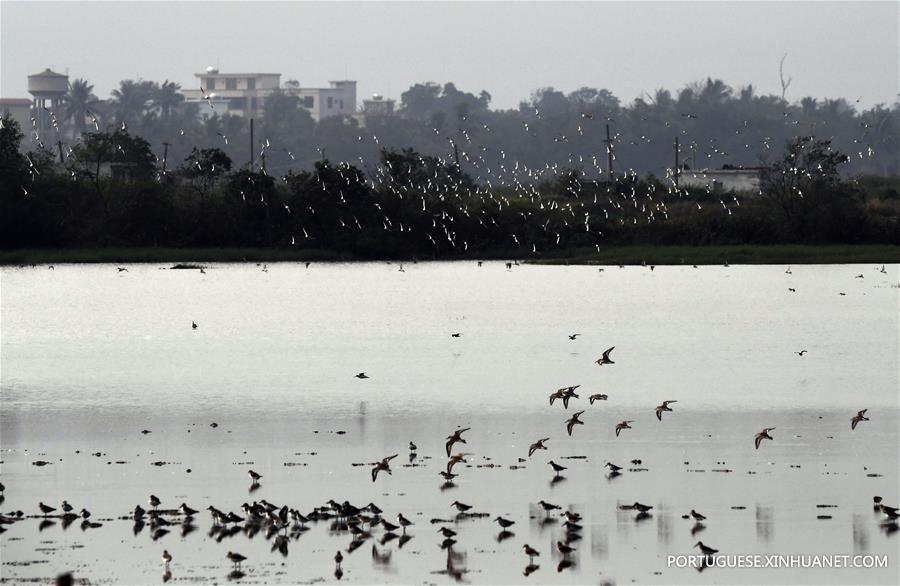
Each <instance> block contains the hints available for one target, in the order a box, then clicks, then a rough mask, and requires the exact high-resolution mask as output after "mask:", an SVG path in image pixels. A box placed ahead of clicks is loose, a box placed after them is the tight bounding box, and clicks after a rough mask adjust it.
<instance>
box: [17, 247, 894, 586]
mask: <svg viewBox="0 0 900 586" xmlns="http://www.w3.org/2000/svg"><path fill="white" fill-rule="evenodd" d="M127 268H128V271H123V272H119V271H117V270H116V267H115V266H113V265H92V266H79V265H58V266H56V267H55V270H49V269H48V268H47V267H46V266H44V267H35V268H26V269H14V268H4V269H2V271H0V310H2V313H0V320H2V321H0V327H2V345H0V358H2V363H0V367H2V371H0V381H2V388H0V393H2V395H0V407H2V410H0V443H2V450H3V451H2V464H0V479H2V482H3V484H4V485H5V487H6V490H5V493H4V496H5V501H4V502H3V503H2V504H0V510H2V512H4V513H9V512H11V511H15V510H22V511H23V512H24V513H25V514H26V515H34V514H36V513H37V512H38V511H37V502H38V501H43V502H45V503H48V504H51V505H52V506H57V507H58V505H59V503H61V502H62V500H63V499H67V500H68V501H69V502H70V503H72V504H73V505H74V506H75V507H76V510H77V509H80V508H81V507H86V508H87V509H89V510H90V511H92V513H93V516H92V520H93V519H97V521H98V522H101V523H102V524H103V526H102V527H99V528H94V529H86V530H82V529H81V527H80V522H76V523H73V524H72V525H70V526H68V527H63V526H62V524H61V523H60V522H59V520H56V521H55V522H54V523H53V524H49V525H48V524H47V523H44V524H43V525H44V526H43V527H42V524H41V522H40V520H39V519H26V520H24V521H21V522H18V523H15V524H13V525H5V526H4V527H5V528H6V529H7V530H6V531H5V532H3V533H2V534H0V554H2V566H0V578H2V580H3V581H9V582H19V581H23V580H27V579H44V580H49V579H52V578H53V576H55V575H56V574H57V573H59V572H62V571H66V570H70V571H73V572H74V573H75V575H76V577H82V578H87V579H89V580H90V581H91V582H97V583H141V584H144V583H158V582H160V581H162V579H163V567H162V564H161V562H160V560H159V556H160V554H161V553H162V550H163V549H168V551H170V552H171V553H172V554H173V556H174V558H175V560H174V562H173V564H172V567H171V573H172V577H171V579H172V580H173V581H185V580H188V581H206V580H209V581H219V582H221V581H226V580H227V576H228V573H229V570H230V567H229V564H228V562H227V560H226V559H225V553H226V552H227V551H229V550H233V551H239V552H241V553H242V554H244V555H246V556H247V557H248V561H247V563H246V564H245V566H244V571H245V573H246V575H245V576H244V577H243V578H242V579H241V580H240V582H246V583H253V582H282V583H297V582H312V581H320V580H323V579H324V580H325V581H329V582H334V581H336V577H335V575H334V562H333V561H332V558H333V556H334V553H335V551H337V550H338V549H341V550H343V551H344V556H345V561H344V563H343V564H342V569H343V575H342V577H341V581H347V582H353V583H373V582H377V583H384V582H391V583H394V582H401V583H417V584H419V583H440V584H444V583H451V582H454V581H456V580H460V581H463V582H469V583H475V584H485V583H527V582H535V583H567V584H572V583H574V584H587V583H602V582H609V583H630V582H632V581H634V582H639V583H662V584H670V583H746V584H758V583H773V584H781V583H788V582H801V583H808V584H818V583H838V584H851V583H853V584H855V583H884V584H888V583H897V582H898V581H900V574H898V567H900V556H898V554H897V551H898V543H900V542H898V538H900V535H898V534H897V533H896V525H894V526H890V525H884V524H883V523H882V518H883V515H881V514H876V513H875V512H874V511H873V510H872V496H874V495H876V494H877V495H881V496H883V497H884V499H885V502H886V503H887V504H889V505H892V506H897V505H898V504H900V503H898V497H900V495H898V472H897V462H898V461H900V453H898V452H900V449H898V444H900V433H898V428H900V417H898V401H900V399H898V355H900V343H898V288H897V282H898V267H897V266H888V267H886V274H885V273H881V272H880V268H881V267H880V266H879V267H872V266H868V265H832V266H797V267H793V268H792V274H785V269H786V267H784V266H740V267H737V266H733V267H728V268H726V267H701V268H699V269H693V268H691V267H690V266H684V267H659V268H656V269H655V270H654V271H651V270H649V268H638V267H629V268H624V269H619V268H617V267H605V270H603V271H599V270H598V269H597V267H539V266H517V267H514V268H513V270H512V271H507V270H506V269H505V266H504V265H503V264H502V263H485V264H484V266H482V267H480V268H479V267H477V266H476V265H475V264H474V263H436V264H431V263H419V264H405V265H404V266H403V269H404V270H403V271H402V272H401V271H399V270H398V268H399V267H398V265H396V264H387V263H378V264H362V265H359V264H355V265H326V264H313V265H311V266H310V267H309V268H305V267H304V265H302V264H271V265H269V266H268V267H266V270H265V271H264V270H263V267H261V266H256V265H253V264H244V265H211V266H209V267H208V268H207V270H206V273H205V274H201V273H199V271H193V270H183V271H176V270H166V266H164V265H128V266H127ZM857 275H863V277H862V278H857ZM789 288H793V289H796V291H795V292H791V291H789ZM840 293H844V295H841V294H840ZM192 321H194V322H196V323H197V324H198V326H199V327H198V329H196V330H192V328H191V322H192ZM455 332H459V333H461V336H460V337H459V338H452V337H451V336H450V334H451V333H455ZM576 332H577V333H580V334H581V336H579V337H578V338H577V339H576V340H574V341H572V340H569V338H568V334H571V333H576ZM613 345H615V346H616V349H615V350H614V351H613V354H612V357H613V359H614V360H615V361H616V364H614V365H608V366H603V367H599V366H597V365H596V364H594V362H593V361H594V360H596V358H597V357H598V356H599V355H600V353H601V352H602V351H603V350H604V349H606V348H607V347H609V346H613ZM801 349H806V350H808V353H806V354H805V355H804V356H803V357H799V356H797V355H796V354H794V352H796V351H799V350H801ZM360 371H365V372H366V373H367V374H368V375H369V376H370V377H371V378H369V379H367V380H358V379H356V378H354V375H355V374H356V373H358V372H360ZM574 384H580V385H582V386H581V389H580V391H582V392H580V395H581V398H580V399H576V400H573V402H572V403H571V404H570V406H569V409H568V411H566V410H564V408H563V406H562V405H560V404H559V403H556V404H554V405H553V406H552V407H551V406H550V405H548V401H547V396H548V395H549V393H550V392H552V391H553V390H555V389H557V388H559V387H561V386H568V385H574ZM592 393H606V394H608V395H609V400H608V401H601V402H597V403H595V404H594V405H589V404H588V403H587V401H586V398H587V396H588V395H590V394H592ZM666 399H677V400H678V402H677V403H675V404H673V405H672V407H673V409H674V412H673V413H666V414H665V416H664V417H663V421H662V422H659V421H657V420H656V418H655V416H654V407H655V406H656V405H658V404H659V403H661V402H662V401H663V400H666ZM863 408H868V409H869V411H868V415H869V417H870V418H871V421H869V422H863V423H862V424H861V425H860V426H859V427H858V428H857V429H856V430H855V431H853V432H851V430H850V425H849V420H850V417H852V415H853V414H855V413H856V411H858V410H860V409H863ZM580 410H585V413H584V415H583V417H582V419H583V420H584V422H585V425H584V426H578V427H577V428H576V429H575V432H574V434H573V436H572V437H571V438H570V437H568V436H567V435H566V433H565V424H564V422H565V420H566V419H567V418H568V417H569V416H570V415H571V413H572V412H573V411H580ZM623 419H630V420H634V423H633V424H632V427H633V428H634V429H632V430H625V431H624V432H623V433H622V435H621V437H618V438H616V436H615V433H614V426H615V424H616V423H617V422H618V421H621V420H623ZM211 422H216V423H218V427H216V428H212V427H210V426H209V424H210V423H211ZM457 426H464V427H471V428H472V429H471V431H469V432H467V433H466V439H467V440H468V444H465V445H460V446H459V449H465V450H466V451H467V452H469V453H471V454H472V456H471V457H470V458H469V463H468V467H463V465H461V466H458V467H457V468H456V469H455V470H454V471H456V472H460V474H461V476H460V478H459V479H458V480H457V481H456V482H455V484H454V485H453V486H449V487H447V486H443V487H442V480H441V478H440V477H439V476H438V474H437V473H438V471H439V470H441V469H443V467H444V465H445V462H446V455H445V454H444V452H443V449H444V447H443V440H444V438H445V436H447V435H448V434H449V433H450V432H452V431H453V430H454V429H455V428H456V427H457ZM763 427H776V428H777V429H776V430H775V431H773V432H772V435H773V436H774V437H775V440H774V441H772V442H766V443H765V444H764V445H763V446H762V448H761V449H760V450H758V451H757V450H754V449H753V436H754V434H755V433H756V432H757V431H759V430H760V429H762V428H763ZM145 429H146V430H149V431H150V432H151V433H147V434H142V433H141V431H142V430H145ZM339 432H340V433H339ZM541 437H550V438H551V439H550V441H548V442H547V446H548V448H549V450H548V451H547V452H538V453H537V454H535V456H534V457H533V458H531V459H528V458H527V449H528V445H529V444H530V443H532V442H533V441H535V440H536V439H538V438H541ZM409 441H413V442H415V443H416V444H417V445H418V448H419V449H418V450H417V457H416V458H415V459H413V460H410V458H409V455H408V454H409V451H408V449H407V444H408V442H409ZM96 453H99V454H100V455H99V456H95V455H93V454H96ZM394 453H399V454H400V456H399V457H398V459H397V460H394V465H393V475H391V476H388V475H381V476H379V478H378V481H377V482H376V483H374V484H373V483H372V482H371V478H370V476H369V468H368V467H367V466H354V465H353V464H354V463H356V464H359V463H367V462H372V461H374V460H377V459H380V458H382V457H384V456H387V455H390V454H394ZM571 456H578V457H577V458H571ZM520 458H524V459H525V461H520V460H519V459H520ZM551 458H552V459H554V460H555V461H557V462H559V463H562V464H563V465H566V466H568V467H569V469H568V470H566V471H565V472H564V473H563V475H562V480H556V481H553V474H552V471H551V470H550V468H549V466H548V465H547V461H548V460H549V459H551ZM632 459H640V460H641V464H640V465H632V464H630V463H629V462H630V461H631V460H632ZM39 460H41V461H46V462H50V464H48V465H46V466H34V465H33V463H34V462H36V461H39ZM607 461H611V462H613V463H616V464H618V465H620V466H623V467H625V468H626V470H625V472H624V474H622V475H621V476H618V477H615V478H610V477H609V476H608V475H607V471H608V470H607V469H606V468H603V465H604V464H605V463H606V462H607ZM153 462H162V463H163V465H161V466H155V465H152V464H151V463H153ZM248 468H253V469H254V470H256V471H257V472H259V473H261V474H262V475H263V481H262V483H261V485H260V486H259V487H258V488H257V489H255V490H253V491H252V492H251V491H250V487H249V486H248V485H249V480H248V478H247V475H246V471H247V469H248ZM188 469H190V472H188V471H187V470H188ZM150 493H154V494H156V495H157V496H159V497H160V498H161V499H162V501H163V506H164V508H166V507H171V508H175V507H177V506H178V505H179V504H180V503H181V502H183V501H185V502H187V503H188V504H189V505H190V506H192V507H193V508H195V509H203V508H205V507H206V506H208V505H210V504H214V505H215V506H217V507H219V508H222V509H224V510H226V511H227V510H233V511H236V512H238V511H239V507H240V505H241V503H243V502H245V501H252V500H259V499H263V498H264V499H267V500H268V501H271V502H274V503H276V504H278V505H281V504H288V505H290V506H292V507H296V508H298V509H301V510H302V511H308V510H310V509H312V508H313V507H315V506H318V505H321V504H324V501H326V500H327V499H329V498H334V499H335V500H337V501H343V500H349V501H351V502H353V503H355V504H360V505H362V504H365V503H368V502H369V501H374V502H376V503H377V504H378V505H379V506H380V507H381V508H382V509H384V510H385V513H386V517H387V518H388V520H391V521H393V520H394V516H395V515H396V513H397V512H402V513H404V514H405V515H406V516H407V517H409V518H410V519H411V520H412V521H413V522H414V523H415V525H414V526H413V527H411V528H410V530H409V531H408V534H409V536H411V537H412V539H409V540H405V542H404V543H403V545H402V547H400V543H399V541H400V540H396V539H395V540H386V539H385V538H384V532H383V531H382V530H381V529H378V530H376V531H374V532H373V537H372V538H371V539H369V540H367V541H366V542H365V543H364V544H363V545H362V546H361V547H359V548H358V549H355V550H354V551H353V552H352V553H348V552H347V551H346V550H347V548H348V545H349V544H350V541H351V539H350V536H349V534H348V533H346V532H345V531H339V530H336V529H334V528H332V527H331V526H330V523H329V522H320V523H317V524H311V525H310V530H309V531H306V532H304V533H302V534H298V535H295V536H293V537H292V538H291V539H290V541H289V544H288V549H289V552H288V555H286V556H284V555H282V554H281V553H279V552H278V551H277V550H276V551H273V550H272V545H273V540H272V539H269V540H266V538H265V535H264V533H260V534H257V535H255V536H253V537H248V536H247V535H246V534H245V533H243V532H241V533H237V534H236V535H233V536H230V537H223V536H222V535H221V534H218V533H215V532H210V528H211V521H210V519H209V517H208V516H207V515H206V514H202V515H199V516H197V517H196V519H195V522H194V524H193V527H194V528H193V529H190V528H189V529H187V530H186V531H184V530H183V529H182V526H180V525H176V526H173V527H170V528H169V529H171V532H170V533H168V534H166V535H154V532H153V531H152V530H151V529H150V528H149V526H147V527H144V528H142V529H140V530H139V531H135V529H136V528H135V527H134V526H133V523H132V522H131V521H128V520H122V519H120V517H123V516H127V515H128V514H129V512H130V511H131V509H133V508H134V506H135V505H136V504H141V505H142V506H144V507H147V503H146V501H147V497H148V496H149V494H150ZM541 499H544V500H547V501H550V502H553V503H557V504H559V505H562V506H563V507H567V508H571V509H573V510H577V511H579V512H581V513H582V514H583V515H584V521H583V523H582V525H583V526H584V529H583V530H582V531H581V539H580V540H577V541H573V542H572V543H571V545H572V546H573V547H575V548H577V551H576V552H575V553H574V554H573V555H572V557H571V562H573V563H572V565H571V567H568V568H565V567H564V568H560V567H559V563H560V561H561V560H562V558H561V557H560V556H559V555H558V554H557V553H556V552H555V551H554V549H553V544H554V543H555V542H556V541H557V540H559V539H564V538H565V531H564V529H563V528H562V526H561V525H560V523H559V521H558V520H557V519H556V518H549V519H546V518H545V515H544V513H543V511H542V510H541V509H539V508H538V507H537V504H536V503H537V501H539V500H541ZM454 500H460V501H462V502H465V503H468V504H470V505H473V506H474V507H475V510H477V511H479V512H484V513H488V514H490V517H487V518H477V519H455V518H454V515H453V514H454V513H455V510H454V509H452V508H451V507H450V506H449V505H450V503H451V502H452V501H454ZM634 501H640V502H642V503H646V504H650V505H653V506H654V509H653V511H652V515H651V516H650V517H648V518H646V519H643V520H637V519H636V518H635V515H634V513H631V512H623V511H619V510H617V506H618V505H620V504H624V503H632V502H634ZM817 505H831V506H829V507H817ZM692 508H694V509H697V510H698V511H700V512H702V513H703V514H705V515H706V516H707V517H708V520H707V521H706V523H705V526H704V527H703V528H697V527H694V524H693V522H691V521H688V520H685V519H682V515H684V514H685V513H687V512H689V511H690V509H692ZM497 515H503V516H505V517H507V518H509V519H511V520H514V521H516V524H515V525H514V526H513V527H512V528H511V530H512V532H513V534H514V535H512V536H509V537H508V538H506V539H502V540H498V535H499V531H500V530H499V527H498V525H497V524H496V523H491V522H490V519H491V518H493V517H495V516H497ZM820 515H828V516H830V518H829V519H819V518H817V517H818V516H820ZM432 519H446V520H450V521H453V523H452V524H451V525H450V526H452V527H453V528H454V529H455V530H456V531H457V532H458V534H459V535H458V537H457V538H456V539H457V543H456V544H455V545H454V546H453V547H452V548H451V550H450V551H449V552H448V551H447V550H443V549H441V547H440V545H441V541H442V538H441V537H440V534H438V533H437V528H438V527H440V526H441V525H438V524H433V523H431V522H430V521H431V520H432ZM185 533H186V534H185ZM154 537H156V539H154ZM698 539H700V540H703V541H704V543H707V544H709V545H711V546H713V547H716V548H717V549H719V550H721V552H722V553H728V554H757V553H758V554H771V553H783V554H803V553H805V554H850V555H853V554H857V553H863V554H873V555H883V554H887V555H889V567H888V568H886V569H859V570H852V569H839V570H838V569H832V570H822V569H780V570H773V569H768V570H747V569H728V568H709V569H707V570H705V571H703V572H702V573H700V572H697V571H696V570H694V569H678V568H669V567H667V556H669V555H677V554H689V553H693V552H696V551H697V550H696V549H692V546H693V544H694V543H695V542H696V541H697V540H698ZM523 543H529V544H531V545H532V546H533V547H535V548H536V549H538V550H539V551H540V552H541V556H540V557H539V558H536V560H535V561H536V563H537V564H538V565H539V566H540V568H539V569H537V570H535V571H534V573H532V574H530V575H529V576H527V577H526V576H525V575H523V570H524V568H525V566H526V565H528V559H527V557H526V556H525V555H524V554H523V553H522V551H521V547H522V544H523ZM448 560H449V563H450V568H451V570H452V571H450V572H448ZM456 572H459V573H456Z"/></svg>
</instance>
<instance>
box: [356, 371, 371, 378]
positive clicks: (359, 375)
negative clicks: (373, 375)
mask: <svg viewBox="0 0 900 586" xmlns="http://www.w3.org/2000/svg"><path fill="white" fill-rule="evenodd" d="M356 378H369V375H367V374H366V373H364V372H361V373H359V374H357V375H356Z"/></svg>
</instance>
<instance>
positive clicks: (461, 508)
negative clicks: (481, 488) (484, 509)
mask: <svg viewBox="0 0 900 586" xmlns="http://www.w3.org/2000/svg"><path fill="white" fill-rule="evenodd" d="M450 506H453V507H456V510H457V511H459V512H460V513H465V512H466V511H468V510H469V509H471V508H472V506H471V505H467V504H465V503H461V502H459V501H453V502H452V503H450Z"/></svg>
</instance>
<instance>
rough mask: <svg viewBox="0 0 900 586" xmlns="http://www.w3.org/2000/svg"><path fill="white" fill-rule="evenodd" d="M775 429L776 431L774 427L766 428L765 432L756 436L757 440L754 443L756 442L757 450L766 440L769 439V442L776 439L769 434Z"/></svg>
mask: <svg viewBox="0 0 900 586" xmlns="http://www.w3.org/2000/svg"><path fill="white" fill-rule="evenodd" d="M774 429H775V428H774V427H765V428H763V430H762V431H761V432H759V433H758V434H756V439H755V440H754V441H756V449H757V450H758V449H759V444H761V443H762V441H763V440H764V439H769V440H770V439H774V438H772V436H770V435H769V432H770V431H772V430H774Z"/></svg>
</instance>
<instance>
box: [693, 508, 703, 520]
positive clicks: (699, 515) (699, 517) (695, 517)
mask: <svg viewBox="0 0 900 586" xmlns="http://www.w3.org/2000/svg"><path fill="white" fill-rule="evenodd" d="M691 517H693V519H694V521H706V517H705V516H703V515H701V514H700V513H698V512H697V511H695V510H694V509H691Z"/></svg>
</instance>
